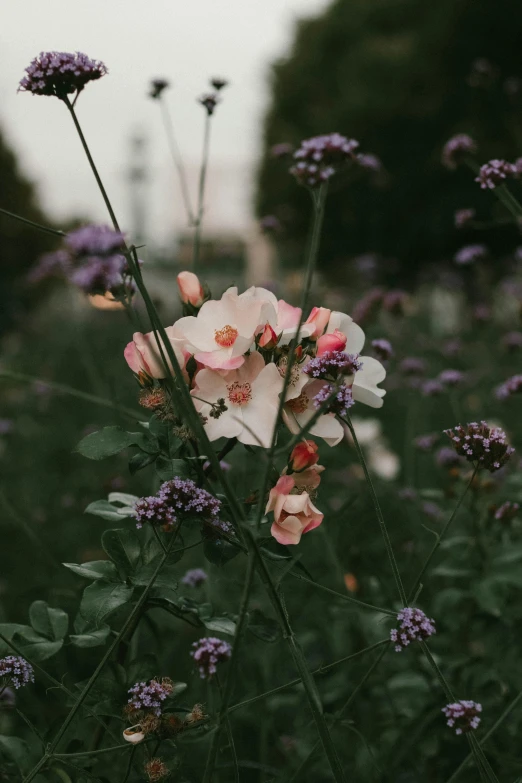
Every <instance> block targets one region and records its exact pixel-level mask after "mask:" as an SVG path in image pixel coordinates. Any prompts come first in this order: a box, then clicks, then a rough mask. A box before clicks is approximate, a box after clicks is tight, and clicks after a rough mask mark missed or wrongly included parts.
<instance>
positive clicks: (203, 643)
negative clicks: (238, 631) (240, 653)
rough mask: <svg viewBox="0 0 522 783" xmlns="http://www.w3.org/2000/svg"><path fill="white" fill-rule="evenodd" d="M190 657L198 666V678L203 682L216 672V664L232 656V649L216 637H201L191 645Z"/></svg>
mask: <svg viewBox="0 0 522 783" xmlns="http://www.w3.org/2000/svg"><path fill="white" fill-rule="evenodd" d="M192 647H193V652H191V653H190V654H191V656H192V657H193V658H194V660H195V662H196V663H197V665H198V669H199V676H200V677H201V678H202V679H203V680H207V679H209V678H210V677H212V675H213V674H215V673H216V671H217V664H218V663H222V662H223V661H227V660H228V659H229V658H230V656H231V654H232V647H231V646H230V644H229V643H228V642H224V641H223V639H218V638H217V637H216V636H203V637H202V638H201V639H198V641H197V642H194V643H193V644H192Z"/></svg>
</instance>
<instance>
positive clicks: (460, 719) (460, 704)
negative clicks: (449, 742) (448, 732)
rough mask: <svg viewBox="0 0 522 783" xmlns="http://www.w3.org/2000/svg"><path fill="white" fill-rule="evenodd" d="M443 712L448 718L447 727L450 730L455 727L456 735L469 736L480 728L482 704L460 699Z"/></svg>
mask: <svg viewBox="0 0 522 783" xmlns="http://www.w3.org/2000/svg"><path fill="white" fill-rule="evenodd" d="M442 712H443V713H444V715H445V716H446V718H447V720H446V725H448V726H449V727H450V728H453V727H455V734H467V733H468V732H469V731H473V730H475V729H476V728H478V725H479V723H480V717H479V716H480V713H481V712H482V704H478V702H476V701H469V700H466V699H460V700H459V701H456V702H453V704H447V705H446V706H445V707H443V708H442Z"/></svg>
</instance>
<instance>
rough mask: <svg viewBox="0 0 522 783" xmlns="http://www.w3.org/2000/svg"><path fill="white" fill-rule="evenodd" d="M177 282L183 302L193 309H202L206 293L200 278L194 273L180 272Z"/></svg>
mask: <svg viewBox="0 0 522 783" xmlns="http://www.w3.org/2000/svg"><path fill="white" fill-rule="evenodd" d="M177 281H178V288H179V295H180V297H181V301H182V302H183V303H185V304H191V305H192V306H193V307H201V305H202V304H203V300H204V299H205V292H204V290H203V286H202V285H201V283H200V282H199V278H198V276H197V275H195V274H194V272H180V273H179V275H178V277H177Z"/></svg>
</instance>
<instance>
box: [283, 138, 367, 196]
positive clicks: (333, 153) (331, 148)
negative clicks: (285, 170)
mask: <svg viewBox="0 0 522 783" xmlns="http://www.w3.org/2000/svg"><path fill="white" fill-rule="evenodd" d="M358 147H359V142H358V141H355V139H347V138H346V136H341V134H340V133H329V134H325V135H323V136H314V137H313V138H311V139H306V140H305V141H303V142H301V146H300V147H299V149H297V150H296V151H295V152H294V160H295V161H296V163H295V164H294V166H293V167H292V168H291V169H290V173H291V174H293V175H294V177H295V178H296V180H297V181H298V182H299V183H300V184H301V185H306V186H307V187H309V188H316V187H318V186H319V185H321V184H322V183H323V182H326V181H327V180H328V179H330V177H332V176H333V175H334V174H335V173H336V171H337V169H338V168H339V166H342V165H344V164H346V163H347V162H348V161H353V160H356V155H355V153H356V150H357V149H358Z"/></svg>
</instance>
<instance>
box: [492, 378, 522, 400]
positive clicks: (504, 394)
mask: <svg viewBox="0 0 522 783" xmlns="http://www.w3.org/2000/svg"><path fill="white" fill-rule="evenodd" d="M520 392H522V375H513V376H511V378H508V379H507V381H504V383H501V384H500V386H497V388H496V389H495V396H496V398H497V400H507V398H508V397H511V396H512V395H513V394H520Z"/></svg>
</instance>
